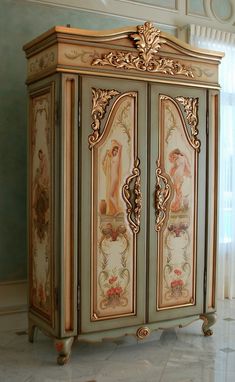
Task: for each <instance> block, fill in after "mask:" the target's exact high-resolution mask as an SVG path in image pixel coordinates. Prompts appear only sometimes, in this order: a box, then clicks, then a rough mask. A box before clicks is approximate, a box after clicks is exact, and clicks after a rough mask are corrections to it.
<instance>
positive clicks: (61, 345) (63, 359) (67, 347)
mask: <svg viewBox="0 0 235 382" xmlns="http://www.w3.org/2000/svg"><path fill="white" fill-rule="evenodd" d="M73 341H74V337H68V338H62V339H59V338H57V339H55V348H56V351H57V353H58V357H57V363H58V365H65V364H66V363H67V362H68V360H69V358H70V354H71V348H72V344H73Z"/></svg>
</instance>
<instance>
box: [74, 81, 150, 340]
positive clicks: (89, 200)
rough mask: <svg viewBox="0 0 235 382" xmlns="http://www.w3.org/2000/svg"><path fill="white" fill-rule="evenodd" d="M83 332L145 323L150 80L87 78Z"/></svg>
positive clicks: (83, 135) (84, 97)
mask: <svg viewBox="0 0 235 382" xmlns="http://www.w3.org/2000/svg"><path fill="white" fill-rule="evenodd" d="M80 93H81V95H80V96H81V99H82V102H81V128H80V132H79V142H80V144H79V150H80V153H79V160H80V166H79V179H80V185H81V186H80V197H79V199H80V204H79V221H80V232H79V235H80V236H79V237H80V240H79V242H80V247H79V254H80V262H79V269H80V272H79V274H80V281H79V284H80V287H81V306H80V319H81V320H80V325H79V332H80V333H88V332H94V331H99V330H100V331H101V330H108V329H114V328H120V327H125V326H131V325H138V324H141V323H143V322H144V321H145V286H146V279H145V277H146V276H145V275H146V272H145V264H146V183H147V182H146V173H147V160H146V157H147V154H146V150H147V144H146V141H147V121H146V120H147V112H146V111H147V108H146V100H147V86H146V84H144V83H141V82H137V81H136V82H133V81H128V80H122V79H113V78H98V77H95V76H93V77H92V76H84V77H82V79H81V89H80Z"/></svg>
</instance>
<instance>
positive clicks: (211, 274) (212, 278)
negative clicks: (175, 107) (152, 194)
mask: <svg viewBox="0 0 235 382" xmlns="http://www.w3.org/2000/svg"><path fill="white" fill-rule="evenodd" d="M208 108H209V120H208V155H207V158H208V159H207V161H208V176H207V210H208V213H207V216H208V224H207V248H206V249H207V256H206V261H207V262H206V270H207V272H206V276H207V277H206V287H207V290H206V301H205V312H213V311H215V309H216V279H217V277H216V273H217V272H216V269H217V250H218V248H217V246H218V235H217V229H218V139H219V93H218V91H216V90H209V91H208Z"/></svg>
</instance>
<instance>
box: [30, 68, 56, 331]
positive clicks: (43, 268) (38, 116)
mask: <svg viewBox="0 0 235 382" xmlns="http://www.w3.org/2000/svg"><path fill="white" fill-rule="evenodd" d="M59 88H60V79H59V76H58V75H56V76H51V77H49V78H48V79H46V80H42V81H40V82H38V83H37V84H34V85H31V86H30V88H29V103H30V107H29V109H30V115H29V154H28V155H29V158H28V163H29V209H28V214H29V285H30V290H29V317H30V319H31V320H32V322H33V323H35V322H39V323H40V326H41V327H43V328H44V329H45V330H46V331H47V332H49V333H51V334H53V335H58V331H59V328H58V317H57V315H56V309H57V306H56V298H57V293H56V290H57V289H56V287H57V285H56V277H57V275H56V266H55V263H56V251H57V248H56V246H57V243H56V240H55V235H54V232H55V231H56V230H57V229H58V227H57V225H56V223H55V222H56V217H57V218H58V216H57V212H56V210H55V199H56V195H55V188H56V186H58V184H57V185H56V183H55V182H56V181H55V177H54V173H55V168H56V163H55V162H56V161H55V146H56V142H55V131H56V130H57V127H58V126H57V123H56V115H55V109H56V107H58V100H59V94H58V93H59Z"/></svg>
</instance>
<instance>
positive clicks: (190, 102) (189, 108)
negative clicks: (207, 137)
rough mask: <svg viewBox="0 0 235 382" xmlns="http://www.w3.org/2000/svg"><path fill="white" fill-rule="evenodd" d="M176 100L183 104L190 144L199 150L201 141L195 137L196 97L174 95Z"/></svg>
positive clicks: (196, 132)
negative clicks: (188, 128) (188, 127)
mask: <svg viewBox="0 0 235 382" xmlns="http://www.w3.org/2000/svg"><path fill="white" fill-rule="evenodd" d="M176 100H177V101H178V102H180V103H181V104H182V105H183V106H184V111H185V113H186V119H187V121H188V124H189V125H190V127H191V133H192V137H191V143H192V146H193V147H194V148H195V149H196V150H197V151H198V152H199V151H200V146H201V142H200V140H199V139H198V138H197V136H198V128H197V126H198V98H191V97H176Z"/></svg>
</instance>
